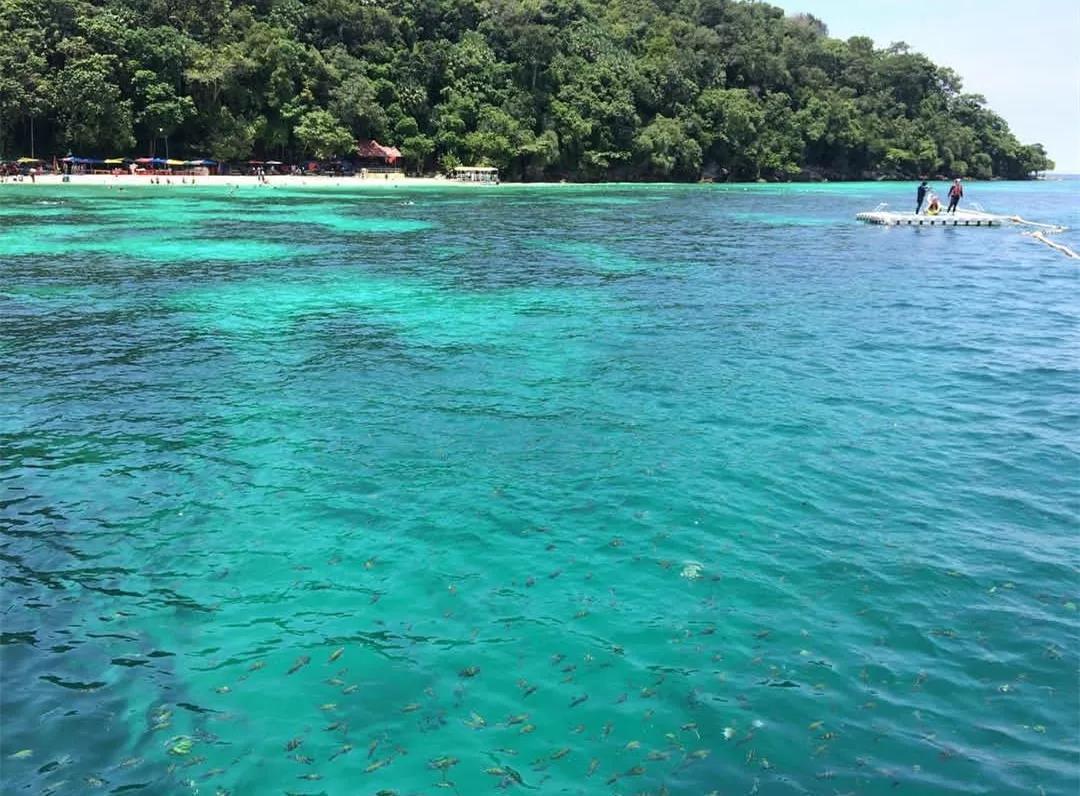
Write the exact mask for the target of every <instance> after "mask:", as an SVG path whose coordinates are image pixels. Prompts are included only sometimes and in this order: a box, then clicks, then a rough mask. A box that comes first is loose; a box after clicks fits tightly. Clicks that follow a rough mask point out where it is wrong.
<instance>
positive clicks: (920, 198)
mask: <svg viewBox="0 0 1080 796" xmlns="http://www.w3.org/2000/svg"><path fill="white" fill-rule="evenodd" d="M929 190H930V186H929V185H927V184H926V180H923V181H922V185H920V186H919V190H918V192H917V193H916V194H915V215H919V211H920V210H922V203H923V202H925V201H926V192H927V191H929Z"/></svg>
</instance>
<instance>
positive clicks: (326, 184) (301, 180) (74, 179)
mask: <svg viewBox="0 0 1080 796" xmlns="http://www.w3.org/2000/svg"><path fill="white" fill-rule="evenodd" d="M65 176H68V179H67V181H65V180H64V177H65ZM151 179H160V180H161V181H160V182H151ZM484 184H485V183H467V182H457V181H455V180H450V179H446V178H445V177H403V176H396V175H395V176H392V177H390V178H389V179H378V178H376V177H367V178H364V177H325V176H297V175H293V174H282V175H278V176H269V177H267V178H266V182H262V181H261V180H260V178H258V177H256V176H254V175H247V174H243V175H216V174H214V175H209V176H192V175H190V174H171V175H164V174H162V175H154V176H153V177H151V175H148V174H72V175H70V176H69V175H62V174H39V175H37V177H36V179H35V181H34V182H31V181H30V178H29V177H24V178H23V179H22V181H21V182H19V181H16V180H14V179H12V178H10V177H8V178H6V179H5V180H4V181H2V182H0V187H3V186H5V185H21V186H27V187H32V186H35V185H47V186H71V187H79V186H95V187H106V188H112V187H118V188H148V187H154V188H159V187H173V188H175V187H180V188H183V187H188V188H191V187H195V188H198V187H199V186H213V187H216V188H360V187H363V188H369V187H371V188H397V187H401V186H404V185H407V186H410V187H412V186H447V185H454V186H457V185H461V186H466V187H474V186H477V185H484Z"/></svg>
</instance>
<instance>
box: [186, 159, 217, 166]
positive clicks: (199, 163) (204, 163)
mask: <svg viewBox="0 0 1080 796" xmlns="http://www.w3.org/2000/svg"><path fill="white" fill-rule="evenodd" d="M184 165H186V166H216V165H217V161H215V160H210V159H203V160H188V161H186V162H185V164H184Z"/></svg>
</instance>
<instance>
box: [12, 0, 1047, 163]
mask: <svg viewBox="0 0 1080 796" xmlns="http://www.w3.org/2000/svg"><path fill="white" fill-rule="evenodd" d="M376 140H377V141H383V142H386V143H387V144H389V145H392V146H393V147H394V148H395V151H399V152H400V157H401V161H402V162H403V164H404V165H405V167H406V169H407V170H408V171H409V172H410V173H415V174H430V173H434V172H437V171H438V172H452V171H453V169H454V168H455V167H458V166H461V165H462V164H469V165H473V164H479V165H487V166H494V167H496V168H498V169H499V170H500V173H501V174H502V175H503V177H504V178H506V179H511V180H525V181H539V180H560V179H565V180H569V181H600V180H680V181H694V180H701V179H705V180H715V181H722V180H757V179H765V180H811V179H880V178H896V179H907V178H913V177H917V176H935V175H956V176H968V177H973V178H976V179H1027V178H1030V177H1032V176H1033V175H1035V174H1037V173H1038V172H1041V171H1044V170H1047V169H1051V168H1053V163H1052V162H1051V161H1050V160H1049V159H1048V157H1047V154H1046V152H1045V150H1044V148H1043V147H1042V146H1041V145H1040V144H1027V145H1025V144H1021V143H1020V142H1019V141H1018V140H1017V139H1016V137H1015V136H1014V135H1013V134H1012V133H1011V132H1010V130H1009V126H1008V124H1007V123H1006V122H1005V120H1004V119H1002V118H1001V117H1000V116H999V115H997V114H996V113H994V112H993V111H992V110H990V109H989V108H988V107H987V106H986V101H985V99H984V98H983V97H981V96H979V95H977V94H968V93H964V91H963V90H962V83H961V79H960V77H959V76H958V75H957V74H956V73H955V72H954V71H952V70H951V69H949V68H948V67H947V66H944V65H938V64H935V63H934V62H932V61H931V60H930V59H928V58H927V57H925V56H923V55H920V54H918V53H915V52H912V51H911V50H910V48H909V47H908V46H907V45H905V44H903V43H895V44H892V45H890V46H889V47H887V48H884V49H880V48H876V47H875V45H874V42H873V41H872V40H870V39H869V38H864V37H854V38H851V39H848V40H846V41H841V40H838V39H834V38H830V37H829V35H828V29H827V27H826V25H825V23H824V22H822V21H821V20H818V19H816V18H815V17H813V16H810V15H806V14H802V15H795V16H787V15H785V13H784V12H783V11H782V10H781V9H779V8H776V7H773V6H770V5H768V4H766V3H760V2H735V0H666V1H665V0H611V1H610V2H608V1H607V0H385V2H372V1H371V0H277V1H275V2H269V1H267V0H224V1H223V2H216V3H207V2H205V0H0V160H14V159H15V158H16V157H18V156H34V155H35V154H36V155H37V156H38V157H46V156H47V157H48V158H53V157H55V156H57V155H58V154H60V155H62V154H65V153H66V154H68V155H71V153H73V152H74V153H79V154H84V155H94V156H97V157H99V158H116V159H117V160H119V159H120V158H121V157H122V156H140V155H141V156H149V157H154V156H157V157H159V158H160V157H162V156H164V157H166V158H167V157H169V156H170V153H171V154H172V155H175V156H177V157H184V158H208V159H212V160H213V161H214V162H248V161H249V160H250V159H253V158H258V159H260V160H262V161H274V162H276V161H280V162H282V163H296V162H299V161H301V160H303V159H316V160H332V159H336V158H341V157H349V156H352V155H354V154H355V152H356V148H357V141H362V142H368V141H376Z"/></svg>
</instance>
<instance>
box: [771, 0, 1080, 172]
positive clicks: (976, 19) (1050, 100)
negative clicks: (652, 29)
mask: <svg viewBox="0 0 1080 796" xmlns="http://www.w3.org/2000/svg"><path fill="white" fill-rule="evenodd" d="M769 2H770V3H771V4H772V5H777V6H780V7H781V8H783V9H784V10H785V11H787V12H789V13H800V12H803V13H809V14H813V15H814V16H815V17H818V18H819V19H821V20H822V21H823V22H824V23H825V24H826V25H828V26H829V35H830V36H834V37H836V38H840V39H846V38H848V37H850V36H869V37H870V38H872V39H873V40H874V42H875V43H876V44H877V45H878V46H879V47H885V46H888V45H889V44H891V43H892V42H896V41H903V42H907V43H908V44H909V45H911V48H912V49H913V50H917V51H918V52H921V53H923V54H924V55H927V56H928V57H930V58H932V59H933V60H934V61H935V62H936V63H939V64H941V65H943V66H948V67H951V68H952V69H953V70H955V71H956V72H957V73H959V74H960V76H961V77H962V78H963V81H964V90H965V91H970V92H973V93H976V94H982V95H984V96H985V97H986V99H987V104H988V105H989V106H990V108H991V109H993V110H994V111H996V112H997V113H999V114H1001V115H1002V116H1003V117H1005V120H1006V121H1007V122H1008V123H1009V127H1010V128H1012V131H1013V133H1015V134H1016V137H1017V138H1019V139H1020V141H1021V142H1022V143H1025V144H1033V143H1036V142H1041V143H1042V144H1043V145H1044V146H1045V147H1046V149H1047V151H1048V152H1049V154H1050V157H1051V158H1052V159H1053V160H1054V161H1055V162H1056V163H1057V168H1056V170H1057V171H1063V172H1069V173H1073V174H1080V1H1078V0H910V2H901V0H769Z"/></svg>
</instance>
